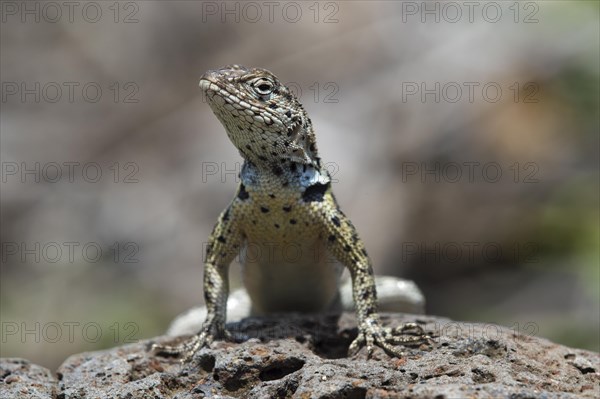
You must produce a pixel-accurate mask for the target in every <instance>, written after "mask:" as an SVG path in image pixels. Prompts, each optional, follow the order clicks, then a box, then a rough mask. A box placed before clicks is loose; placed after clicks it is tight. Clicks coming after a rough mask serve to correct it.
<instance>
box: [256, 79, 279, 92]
mask: <svg viewBox="0 0 600 399" xmlns="http://www.w3.org/2000/svg"><path fill="white" fill-rule="evenodd" d="M252 86H253V87H254V90H255V91H256V92H257V93H258V94H260V95H261V96H267V95H269V94H271V93H272V92H273V89H274V87H275V85H274V84H273V82H271V81H270V80H267V79H258V80H257V81H255V82H254V84H253V85H252Z"/></svg>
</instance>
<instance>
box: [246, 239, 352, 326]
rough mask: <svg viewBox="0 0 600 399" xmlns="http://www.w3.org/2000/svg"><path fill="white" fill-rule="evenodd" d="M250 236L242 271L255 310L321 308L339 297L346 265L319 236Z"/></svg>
mask: <svg viewBox="0 0 600 399" xmlns="http://www.w3.org/2000/svg"><path fill="white" fill-rule="evenodd" d="M264 238H265V237H248V241H247V243H246V248H245V249H244V251H242V268H243V269H242V273H243V279H244V284H245V286H246V290H247V291H248V295H249V296H250V298H251V300H252V311H253V313H254V314H256V315H261V314H268V313H276V312H306V313H312V312H321V311H324V310H327V309H331V308H332V307H333V306H334V305H335V303H336V302H337V300H338V294H339V292H338V289H339V286H338V284H339V278H340V275H341V272H342V270H343V268H342V267H341V265H339V264H338V263H337V262H336V261H335V259H334V258H333V257H332V256H331V255H329V253H328V252H327V251H326V249H325V248H324V246H323V245H322V244H321V242H322V240H320V239H318V237H297V238H296V239H294V238H293V237H290V238H284V237H283V236H279V237H275V236H273V237H269V238H271V240H269V239H267V240H265V239H264Z"/></svg>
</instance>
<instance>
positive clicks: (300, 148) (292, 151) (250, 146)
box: [227, 127, 319, 171]
mask: <svg viewBox="0 0 600 399" xmlns="http://www.w3.org/2000/svg"><path fill="white" fill-rule="evenodd" d="M227 133H228V135H229V138H230V139H231V141H232V142H233V144H234V145H235V146H236V147H237V148H238V150H239V151H240V154H241V155H242V157H243V158H244V159H245V160H246V161H248V162H250V163H251V164H253V165H254V166H255V167H257V168H258V169H261V170H266V171H274V170H275V171H277V170H279V168H282V169H283V168H287V167H289V166H290V165H291V164H297V165H300V166H302V165H307V166H313V167H315V168H318V167H319V156H318V153H317V146H316V144H315V143H314V135H313V134H312V132H309V131H307V129H305V128H303V127H299V128H296V129H293V130H292V131H291V132H282V133H269V134H267V135H265V134H264V133H262V134H258V133H256V132H254V131H234V132H231V131H228V132H227Z"/></svg>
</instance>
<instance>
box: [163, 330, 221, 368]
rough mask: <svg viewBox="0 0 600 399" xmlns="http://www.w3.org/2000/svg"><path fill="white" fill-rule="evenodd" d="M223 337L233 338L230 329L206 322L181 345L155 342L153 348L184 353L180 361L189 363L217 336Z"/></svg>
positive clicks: (172, 352)
mask: <svg viewBox="0 0 600 399" xmlns="http://www.w3.org/2000/svg"><path fill="white" fill-rule="evenodd" d="M221 337H224V338H225V339H226V340H231V339H232V336H231V334H230V333H229V331H227V330H225V328H224V327H222V328H217V327H216V326H214V325H213V324H206V325H205V326H203V327H202V329H201V330H200V331H199V332H198V333H197V334H195V335H194V336H192V337H191V338H190V339H189V340H188V341H186V342H184V343H182V344H180V345H177V346H169V345H160V344H153V345H152V350H153V351H156V352H158V353H166V354H169V355H177V356H178V355H182V358H181V360H180V362H181V363H187V362H188V361H189V360H190V359H191V358H192V357H193V356H194V354H195V353H196V352H198V351H199V350H200V349H201V348H203V347H205V346H206V347H210V344H212V342H213V341H214V340H215V338H221Z"/></svg>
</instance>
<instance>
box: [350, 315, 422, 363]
mask: <svg viewBox="0 0 600 399" xmlns="http://www.w3.org/2000/svg"><path fill="white" fill-rule="evenodd" d="M430 341H431V337H430V336H428V335H426V334H425V331H424V330H423V328H421V326H419V325H418V324H415V323H407V324H404V325H402V326H399V327H396V328H389V327H386V328H384V327H382V326H381V325H380V324H379V322H378V321H377V320H373V319H368V320H366V321H365V322H364V323H362V324H361V326H360V327H359V333H358V337H356V339H355V340H354V341H352V343H351V344H350V347H349V348H348V354H349V355H350V356H354V355H356V353H357V352H358V351H359V350H360V348H361V347H362V346H365V345H366V347H367V356H368V357H369V358H370V357H371V355H372V354H373V349H374V345H377V346H379V347H380V348H382V349H383V350H385V351H386V353H387V354H388V355H391V356H394V357H403V356H404V353H403V352H402V351H401V350H400V349H398V348H397V347H396V346H394V345H404V346H408V345H416V344H422V343H424V342H430Z"/></svg>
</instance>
